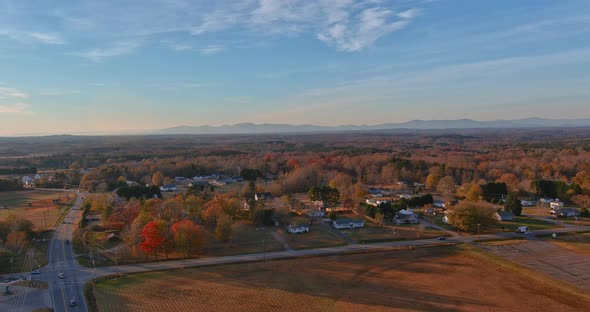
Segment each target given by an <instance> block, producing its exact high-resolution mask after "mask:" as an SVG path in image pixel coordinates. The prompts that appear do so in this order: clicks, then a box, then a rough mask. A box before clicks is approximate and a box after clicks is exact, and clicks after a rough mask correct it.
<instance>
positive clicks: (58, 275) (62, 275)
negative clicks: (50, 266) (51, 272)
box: [57, 273, 66, 278]
mask: <svg viewBox="0 0 590 312" xmlns="http://www.w3.org/2000/svg"><path fill="white" fill-rule="evenodd" d="M57 277H59V278H65V277H66V275H65V274H64V273H59V274H57Z"/></svg>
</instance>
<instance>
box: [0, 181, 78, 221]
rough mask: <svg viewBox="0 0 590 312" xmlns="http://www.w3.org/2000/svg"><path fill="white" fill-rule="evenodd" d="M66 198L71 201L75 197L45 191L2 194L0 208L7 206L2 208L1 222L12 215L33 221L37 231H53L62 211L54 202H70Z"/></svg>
mask: <svg viewBox="0 0 590 312" xmlns="http://www.w3.org/2000/svg"><path fill="white" fill-rule="evenodd" d="M66 196H68V198H69V199H70V200H71V199H72V198H73V195H72V194H71V193H68V195H66V192H59V191H57V192H56V191H45V190H25V191H15V192H0V207H4V206H6V209H3V208H0V220H1V219H4V218H6V217H7V216H8V215H10V214H16V215H17V216H22V217H24V218H26V219H28V220H31V221H32V222H33V224H34V225H35V229H37V230H43V229H45V228H46V229H51V228H53V226H54V225H55V223H56V222H57V221H58V220H59V218H60V216H61V214H62V211H63V209H61V210H62V211H60V209H58V207H64V206H58V205H56V204H54V203H53V202H52V201H53V200H54V199H61V202H62V203H66V202H68V200H67V198H66Z"/></svg>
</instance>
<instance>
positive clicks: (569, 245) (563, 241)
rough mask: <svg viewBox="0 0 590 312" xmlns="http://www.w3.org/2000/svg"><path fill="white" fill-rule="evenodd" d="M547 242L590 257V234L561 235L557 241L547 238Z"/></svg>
mask: <svg viewBox="0 0 590 312" xmlns="http://www.w3.org/2000/svg"><path fill="white" fill-rule="evenodd" d="M547 241H549V242H551V243H553V244H556V245H558V246H560V247H562V248H565V249H569V250H572V251H575V252H577V253H580V254H585V255H587V256H589V257H590V233H583V234H575V235H561V236H558V237H557V239H553V238H547Z"/></svg>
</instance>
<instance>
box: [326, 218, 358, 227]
mask: <svg viewBox="0 0 590 312" xmlns="http://www.w3.org/2000/svg"><path fill="white" fill-rule="evenodd" d="M332 226H333V227H334V228H336V229H354V228H359V227H364V226H365V221H363V220H359V219H348V218H346V219H338V220H334V222H332Z"/></svg>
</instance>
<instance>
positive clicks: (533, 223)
mask: <svg viewBox="0 0 590 312" xmlns="http://www.w3.org/2000/svg"><path fill="white" fill-rule="evenodd" d="M520 226H528V228H529V230H531V231H537V230H546V229H550V228H558V227H561V226H559V225H556V224H554V223H551V222H549V221H544V220H539V219H534V218H529V217H526V216H519V217H514V220H512V221H502V222H499V223H498V224H497V225H496V227H500V228H502V227H504V229H507V230H511V231H516V230H517V229H518V227H520Z"/></svg>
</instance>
